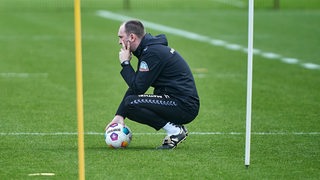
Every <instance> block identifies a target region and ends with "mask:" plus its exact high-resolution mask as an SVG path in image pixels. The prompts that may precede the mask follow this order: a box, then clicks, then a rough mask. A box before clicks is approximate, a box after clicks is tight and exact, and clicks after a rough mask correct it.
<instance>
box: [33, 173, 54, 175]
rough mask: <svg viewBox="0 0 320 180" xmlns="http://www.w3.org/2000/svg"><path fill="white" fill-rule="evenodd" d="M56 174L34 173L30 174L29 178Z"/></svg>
mask: <svg viewBox="0 0 320 180" xmlns="http://www.w3.org/2000/svg"><path fill="white" fill-rule="evenodd" d="M54 175H55V174H54V173H32V174H28V176H54Z"/></svg>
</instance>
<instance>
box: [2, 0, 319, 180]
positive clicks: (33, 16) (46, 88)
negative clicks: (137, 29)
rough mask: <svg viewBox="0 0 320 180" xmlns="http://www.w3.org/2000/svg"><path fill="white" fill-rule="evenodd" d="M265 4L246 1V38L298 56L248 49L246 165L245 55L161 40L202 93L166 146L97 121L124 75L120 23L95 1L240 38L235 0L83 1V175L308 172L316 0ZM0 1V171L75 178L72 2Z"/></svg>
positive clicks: (314, 134) (240, 12) (114, 103)
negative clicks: (251, 15) (196, 109)
mask: <svg viewBox="0 0 320 180" xmlns="http://www.w3.org/2000/svg"><path fill="white" fill-rule="evenodd" d="M221 2H222V3H221ZM227 2H232V3H236V4H244V7H239V6H234V5H233V4H232V3H231V4H228V3H227ZM270 2H271V1H267V0H265V1H256V4H255V5H256V11H255V31H254V32H255V38H254V47H255V48H257V49H260V50H262V51H264V52H270V53H274V54H279V55H281V56H282V57H290V58H292V59H296V60H298V62H299V63H288V62H283V60H281V58H273V59H270V58H268V57H266V56H263V55H261V54H260V55H255V56H254V77H253V114H252V132H253V133H252V144H251V165H250V167H249V169H246V168H245V167H244V143H245V142H244V141H245V134H244V133H245V105H246V59H247V57H246V54H245V53H244V52H242V51H237V50H232V49H228V48H225V47H222V46H214V45H212V44H209V43H205V42H199V41H196V40H190V39H187V38H184V37H181V36H176V35H173V34H170V33H166V34H167V36H168V39H169V44H170V46H172V47H173V48H175V49H176V50H177V51H179V52H180V53H181V54H182V55H183V56H184V57H185V58H186V59H187V61H188V63H189V64H190V66H191V69H192V70H193V73H194V75H195V79H196V83H197V86H198V90H199V95H200V98H201V111H200V114H199V116H198V117H197V119H196V120H195V121H194V122H192V123H191V124H189V125H188V126H187V127H188V129H189V131H190V136H189V137H188V139H187V140H186V141H185V142H184V143H182V144H181V145H180V146H179V147H178V148H177V149H175V150H173V151H157V150H155V147H157V146H158V145H159V144H160V143H161V141H162V139H163V137H164V134H163V132H162V131H160V132H158V133H157V132H155V131H154V130H153V129H151V128H149V127H147V126H143V125H140V124H137V123H134V122H131V121H127V125H128V126H129V127H130V128H131V130H132V131H133V141H132V142H131V144H130V146H129V147H128V148H127V149H123V150H112V149H108V148H107V147H106V145H105V143H104V140H103V129H104V127H105V125H106V123H108V122H109V121H110V120H111V118H112V117H113V115H114V112H115V110H116V108H117V107H118V104H119V102H120V100H121V99H122V97H123V93H124V92H125V90H126V85H125V83H124V82H123V80H122V78H121V76H120V74H119V71H120V69H121V67H120V66H119V62H118V57H117V56H118V51H119V48H120V47H119V45H118V44H117V42H118V39H117V31H118V27H119V25H120V22H118V21H114V20H110V19H106V18H102V17H99V16H97V14H96V12H97V10H104V9H105V10H109V11H112V12H115V13H117V14H122V15H126V16H130V17H135V18H138V19H143V20H146V21H150V22H154V23H158V24H162V25H166V26H169V27H173V28H178V29H182V30H186V31H189V32H194V33H196V34H200V35H204V36H207V37H210V38H214V39H221V40H224V41H227V42H229V43H233V44H237V45H240V46H243V47H245V46H246V43H247V10H246V1H240V0H239V1H235V0H234V1H206V0H203V1H201V3H199V1H190V3H185V1H178V0H177V1H173V2H172V1H170V2H169V1H161V2H160V1H144V0H139V1H132V2H131V10H129V11H125V10H123V4H122V1H102V0H94V1H93V0H92V1H83V3H82V4H83V8H82V34H83V39H82V41H83V70H84V72H83V78H84V110H85V114H84V115H85V132H86V134H85V170H86V178H87V179H119V178H123V177H126V178H128V179H318V178H319V176H320V171H319V170H320V141H319V136H320V123H319V118H320V111H319V109H320V104H319V102H320V93H319V92H320V78H319V75H320V70H319V69H310V68H306V67H305V66H303V65H304V64H315V65H319V64H320V59H319V48H318V47H319V46H320V44H319V38H320V37H319V34H320V32H319V28H318V27H319V25H320V24H319V18H320V10H319V7H320V4H319V2H317V1H312V0H309V1H306V2H304V3H303V4H302V3H301V1H297V0H291V1H289V0H280V2H281V4H280V9H278V10H274V9H273V6H272V3H270ZM0 3H1V4H3V6H1V8H0V10H1V12H0V14H1V16H0V27H1V28H0V39H1V41H0V54H1V56H0V57H1V59H0V87H1V89H0V92H1V93H0V100H1V101H0V113H1V116H0V120H1V124H0V136H1V137H0V138H1V141H0V142H1V144H0V145H1V146H0V155H1V159H0V164H1V166H0V179H33V178H36V177H38V176H45V177H44V178H48V179H77V178H78V159H77V158H78V155H77V153H78V150H77V147H78V146H77V135H76V132H77V121H76V95H75V60H74V59H75V57H74V22H73V3H72V1H62V0H56V1H40V0H32V1H15V2H14V1H9V0H1V1H0ZM147 30H148V31H149V32H151V33H152V34H158V33H163V32H161V30H154V29H149V28H147ZM291 62H292V61H291ZM44 173H53V174H54V175H53V176H51V175H52V174H44ZM49 175H50V176H49ZM35 176H36V177H35ZM40 178H41V177H40Z"/></svg>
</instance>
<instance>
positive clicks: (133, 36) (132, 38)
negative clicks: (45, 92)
mask: <svg viewBox="0 0 320 180" xmlns="http://www.w3.org/2000/svg"><path fill="white" fill-rule="evenodd" d="M135 39H136V36H135V34H133V33H131V34H130V38H129V40H130V42H133V41H134V40H135Z"/></svg>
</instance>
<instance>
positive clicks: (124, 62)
mask: <svg viewBox="0 0 320 180" xmlns="http://www.w3.org/2000/svg"><path fill="white" fill-rule="evenodd" d="M128 65H130V61H129V60H125V61H123V62H122V63H121V66H122V67H124V66H128Z"/></svg>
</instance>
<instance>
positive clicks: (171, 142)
mask: <svg viewBox="0 0 320 180" xmlns="http://www.w3.org/2000/svg"><path fill="white" fill-rule="evenodd" d="M184 129H185V128H183V126H180V133H179V134H177V135H171V136H166V137H165V138H164V140H163V143H162V145H161V146H159V147H158V148H157V149H174V148H176V147H177V146H178V144H180V143H181V142H182V141H184V140H185V139H186V137H187V134H186V131H185V130H184Z"/></svg>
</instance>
